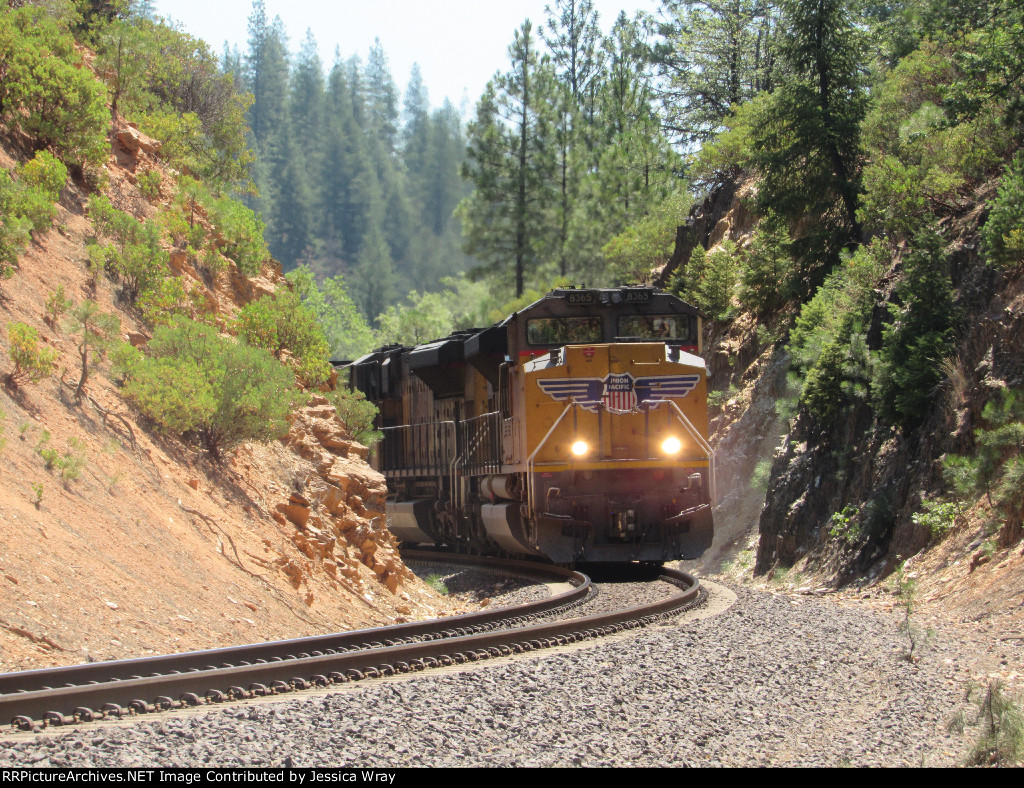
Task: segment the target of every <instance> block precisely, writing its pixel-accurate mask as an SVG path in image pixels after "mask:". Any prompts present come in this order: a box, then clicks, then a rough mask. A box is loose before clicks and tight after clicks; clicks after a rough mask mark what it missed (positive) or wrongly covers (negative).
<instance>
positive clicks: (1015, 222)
mask: <svg viewBox="0 0 1024 788" xmlns="http://www.w3.org/2000/svg"><path fill="white" fill-rule="evenodd" d="M990 208H991V213H989V217H988V221H987V222H985V226H984V227H982V228H981V245H982V250H983V251H984V253H985V259H986V261H987V262H988V264H989V265H991V266H993V267H994V268H1005V269H1019V268H1020V267H1021V266H1022V265H1024V153H1018V154H1017V156H1016V157H1015V158H1014V160H1013V163H1012V164H1011V165H1010V166H1009V167H1008V168H1007V170H1006V174H1005V175H1004V176H1003V180H1002V182H1001V183H1000V184H999V193H998V194H997V195H996V198H995V200H993V201H992V203H991V204H990Z"/></svg>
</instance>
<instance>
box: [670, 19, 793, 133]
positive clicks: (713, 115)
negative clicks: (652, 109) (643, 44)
mask: <svg viewBox="0 0 1024 788" xmlns="http://www.w3.org/2000/svg"><path fill="white" fill-rule="evenodd" d="M662 5H663V9H664V16H665V17H666V18H667V21H666V22H664V23H663V24H662V25H661V26H660V28H659V33H660V34H661V37H662V41H661V42H660V43H659V44H658V45H657V46H655V47H654V49H653V50H652V60H653V62H654V63H655V64H656V66H657V68H658V71H659V73H660V75H661V76H662V78H663V79H662V82H661V84H662V85H663V94H662V101H663V103H664V106H665V110H666V122H667V125H668V127H669V128H670V129H671V130H672V131H673V132H674V133H675V134H677V135H678V136H679V137H680V138H681V139H682V140H683V141H684V142H689V143H693V142H703V141H706V140H708V139H710V138H711V137H713V136H714V135H715V134H716V133H717V132H718V131H720V130H721V129H722V121H723V119H724V118H725V117H726V116H727V115H728V114H729V112H730V111H731V108H732V107H734V106H736V105H738V104H740V103H741V102H743V101H746V100H748V99H750V98H751V97H753V96H754V95H755V94H757V93H758V92H760V91H771V90H772V89H773V86H774V84H775V79H776V73H777V66H776V57H777V56H776V37H777V25H778V20H777V12H776V10H775V4H774V3H773V2H772V1H771V0H662Z"/></svg>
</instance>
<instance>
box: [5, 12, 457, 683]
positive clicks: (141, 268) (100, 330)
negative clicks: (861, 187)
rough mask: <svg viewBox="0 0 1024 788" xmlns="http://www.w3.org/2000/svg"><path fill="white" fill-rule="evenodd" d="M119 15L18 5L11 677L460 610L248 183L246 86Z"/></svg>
mask: <svg viewBox="0 0 1024 788" xmlns="http://www.w3.org/2000/svg"><path fill="white" fill-rule="evenodd" d="M119 9H120V7H119V6H118V5H117V4H108V3H91V2H82V3H72V2H46V3H16V2H12V3H4V4H3V6H2V8H0V122H2V126H0V378H2V381H0V382H2V386H0V479H2V481H0V521H2V522H3V524H4V528H3V534H2V537H0V641H2V642H3V644H4V645H3V648H2V652H3V657H2V663H0V669H5V670H10V669H14V668H18V667H30V666H33V665H44V664H60V663H69V662H79V661H83V660H85V659H94V658H109V657H126V656H131V655H141V654H143V653H152V652H154V651H174V650H180V649H183V648H197V647H213V646H217V645H228V644H232V643H235V644H237V643H243V642H249V641H252V640H264V639H267V638H268V637H269V638H274V637H292V636H297V635H301V634H312V633H314V632H327V631H337V630H338V629H344V628H351V627H356V626H367V625H373V624H383V623H390V622H394V621H396V620H400V619H403V618H406V617H409V616H412V615H417V616H425V615H436V614H437V613H438V612H439V610H445V609H447V608H448V607H449V603H447V602H440V601H439V600H438V598H437V596H436V595H435V594H434V593H433V592H432V591H430V590H429V589H428V588H427V587H426V586H423V585H422V584H420V583H419V582H418V581H416V580H415V578H414V577H413V576H412V574H411V573H410V572H409V571H408V570H407V569H406V568H405V567H404V565H403V564H402V563H401V561H400V559H399V558H398V556H397V550H396V546H395V543H394V541H393V539H392V538H391V537H390V535H389V534H388V533H387V531H386V529H385V528H384V527H383V517H382V511H381V510H382V509H383V499H384V496H385V487H384V483H383V479H382V477H380V476H379V475H378V474H376V473H375V472H373V471H372V470H371V469H370V468H369V466H367V465H366V463H365V457H366V453H367V450H366V448H365V447H363V446H361V445H360V444H359V443H358V442H357V441H356V440H355V438H354V435H356V434H359V433H362V432H365V430H366V429H367V427H368V425H369V422H370V419H371V418H372V409H368V407H367V406H366V403H365V402H363V401H361V400H358V399H355V398H353V397H350V396H349V395H348V394H347V393H346V392H345V391H344V390H343V389H339V390H335V388H334V375H333V371H332V368H331V366H330V364H329V362H328V359H329V345H328V341H327V339H326V337H325V335H324V332H323V330H322V328H321V327H320V325H319V323H318V322H317V320H316V315H315V313H314V311H313V310H312V309H311V308H309V307H307V306H305V305H304V304H303V303H302V301H301V299H300V298H299V296H298V295H297V294H295V293H293V292H292V291H291V289H290V286H289V285H288V283H286V282H285V280H284V279H283V278H282V277H281V275H280V268H279V266H278V265H277V264H276V263H275V262H274V261H273V260H272V258H271V256H270V253H269V251H268V248H267V244H266V242H265V240H264V238H263V225H262V222H261V221H260V219H259V217H257V216H256V215H255V214H254V213H253V212H252V211H251V210H250V209H248V208H246V207H245V206H244V205H243V204H242V203H241V202H240V201H238V200H237V199H236V198H235V197H234V196H233V195H234V194H236V193H237V190H239V189H244V188H246V183H247V180H248V175H247V173H248V167H249V164H250V162H251V154H250V153H249V149H248V147H247V143H246V140H245V134H246V127H245V123H244V110H245V105H246V98H245V97H244V95H241V94H239V93H237V92H236V91H235V89H234V86H233V83H232V80H231V77H230V76H228V75H226V74H224V73H223V72H222V71H221V70H220V69H219V68H218V66H217V61H216V58H214V57H212V55H210V53H209V50H208V49H207V48H206V46H205V45H204V44H202V42H198V41H195V40H194V39H191V38H189V37H188V36H186V35H184V34H182V33H179V32H175V31H172V30H170V29H169V28H167V27H165V26H163V25H160V24H156V23H151V22H149V21H148V20H147V19H145V18H140V17H137V16H134V15H131V14H127V15H125V14H123V13H121V11H120V10H119ZM129 47H136V49H134V50H131V51H132V52H133V53H134V54H132V55H131V56H129ZM141 52H146V53H147V54H148V55H149V56H147V57H141V56H139V53H141ZM136 122H137V125H136ZM147 132H148V133H147ZM157 132H159V133H160V134H161V135H162V136H161V137H156V136H152V135H153V134H155V133H157ZM339 412H341V413H343V414H344V416H345V423H343V422H342V421H341V420H340V419H339V417H338V413H339Z"/></svg>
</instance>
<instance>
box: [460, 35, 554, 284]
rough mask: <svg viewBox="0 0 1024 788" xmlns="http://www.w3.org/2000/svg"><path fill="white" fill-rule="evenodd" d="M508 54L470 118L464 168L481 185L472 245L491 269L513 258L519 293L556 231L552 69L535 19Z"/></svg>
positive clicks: (469, 203)
mask: <svg viewBox="0 0 1024 788" xmlns="http://www.w3.org/2000/svg"><path fill="white" fill-rule="evenodd" d="M509 57H510V59H511V61H512V68H511V70H509V71H508V72H506V73H505V74H502V75H500V76H498V77H497V78H496V79H494V80H492V81H491V82H490V83H489V84H488V86H487V89H486V90H485V92H484V95H483V97H482V98H481V99H480V102H479V104H478V105H477V115H476V120H475V121H474V122H473V123H471V124H470V128H469V137H470V141H469V149H468V152H467V155H468V160H467V164H466V167H465V169H464V174H465V177H467V178H469V179H470V180H472V182H473V185H474V187H475V188H474V192H473V194H471V195H470V196H469V197H468V198H467V199H466V200H465V201H464V202H463V203H462V206H461V215H462V218H463V221H464V222H465V232H466V239H467V241H466V251H467V252H469V253H470V254H474V255H476V256H477V257H478V258H479V259H480V260H482V261H483V262H484V264H485V265H486V266H488V267H489V268H490V269H491V270H500V269H502V268H503V267H504V266H506V265H508V264H509V263H511V264H512V267H513V271H512V274H513V278H514V283H515V290H516V295H517V297H518V296H521V295H522V294H523V291H524V290H525V287H526V275H527V273H528V272H529V271H532V270H533V269H535V268H536V266H537V264H538V262H539V260H540V254H539V252H541V250H543V249H545V247H546V243H547V239H548V237H549V236H550V227H549V226H548V225H547V216H546V211H547V206H548V205H549V204H550V202H551V196H552V195H551V190H552V189H551V185H552V183H554V182H555V179H554V177H553V175H554V173H553V167H552V161H551V152H550V139H549V133H550V117H549V115H548V113H547V112H546V110H547V108H548V105H547V104H546V100H547V97H548V96H550V91H551V87H552V82H553V75H552V73H551V69H550V66H549V65H548V64H547V63H546V62H544V61H542V60H541V58H540V55H539V54H538V52H537V50H536V36H535V34H534V31H533V25H532V24H531V23H530V22H529V20H527V21H526V22H524V23H523V25H522V26H521V27H520V28H519V29H518V30H517V31H516V34H515V39H514V41H513V43H512V45H511V46H510V47H509Z"/></svg>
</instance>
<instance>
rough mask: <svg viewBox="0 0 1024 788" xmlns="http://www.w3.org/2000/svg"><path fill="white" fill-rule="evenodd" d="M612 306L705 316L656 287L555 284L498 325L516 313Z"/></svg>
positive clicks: (582, 311) (572, 311) (568, 311)
mask: <svg viewBox="0 0 1024 788" xmlns="http://www.w3.org/2000/svg"><path fill="white" fill-rule="evenodd" d="M612 307H617V308H621V309H625V310H629V309H630V308H633V309H635V311H636V312H638V313H644V312H648V311H651V310H654V311H659V312H665V311H667V312H676V313H679V314H685V315H697V316H699V317H702V318H706V317H707V316H706V315H705V314H704V313H703V312H701V311H700V310H699V309H697V308H696V307H694V306H692V305H690V304H688V303H686V302H685V301H683V300H682V299H681V298H679V297H678V296H676V295H673V294H672V293H669V292H667V291H665V290H661V289H659V288H657V287H647V286H640V285H637V286H626V287H558V288H555V289H554V290H552V291H550V292H549V293H548V294H547V295H545V296H544V297H543V298H539V299H538V300H536V301H534V302H533V303H532V304H530V305H529V306H525V307H523V308H522V309H520V310H519V311H518V312H513V313H512V314H511V315H509V316H508V317H506V318H505V319H504V320H503V321H501V323H499V324H498V325H502V326H505V325H508V323H509V322H510V321H512V320H514V319H516V318H517V317H519V316H527V317H536V316H538V315H547V314H553V315H562V314H586V313H587V312H588V311H591V310H594V309H599V310H602V311H603V310H604V309H609V308H612Z"/></svg>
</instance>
